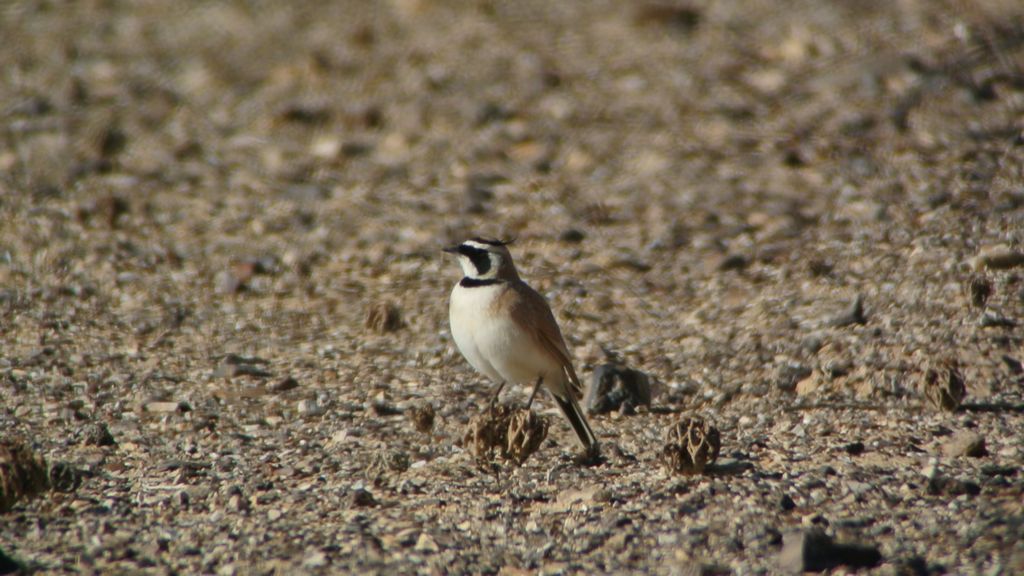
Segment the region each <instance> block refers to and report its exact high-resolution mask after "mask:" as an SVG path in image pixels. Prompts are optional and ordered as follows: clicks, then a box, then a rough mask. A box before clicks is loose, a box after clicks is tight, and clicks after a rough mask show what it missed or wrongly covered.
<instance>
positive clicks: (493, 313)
mask: <svg viewBox="0 0 1024 576" xmlns="http://www.w3.org/2000/svg"><path fill="white" fill-rule="evenodd" d="M505 289H506V287H505V286H502V285H495V286H478V287H473V288H464V287H462V286H459V285H456V286H455V288H454V289H453V290H452V296H451V307H450V310H449V312H450V321H451V328H452V337H453V338H454V339H455V344H456V346H458V347H459V351H460V352H462V355H463V356H465V357H466V360H468V361H469V363H470V364H471V365H472V366H473V367H474V368H476V369H477V370H478V371H480V372H481V373H483V374H485V375H487V376H488V377H489V378H491V379H493V380H496V381H504V382H509V383H532V382H533V381H534V380H536V378H537V377H538V376H544V380H545V382H547V383H548V385H549V386H553V385H555V386H557V385H558V384H561V383H562V381H563V380H564V379H565V375H564V373H563V370H562V366H561V365H560V364H559V363H558V361H557V360H555V359H554V358H553V357H552V356H551V355H550V354H548V353H546V352H545V351H543V350H541V349H540V347H539V345H538V343H537V339H536V338H535V337H534V335H532V334H530V333H529V332H528V329H529V328H528V327H524V326H520V325H519V324H517V323H516V322H515V320H513V318H512V316H511V315H510V314H509V311H508V310H502V309H500V308H498V307H496V306H495V305H494V304H495V301H496V298H497V297H498V296H499V295H500V294H501V292H502V291H503V290H505Z"/></svg>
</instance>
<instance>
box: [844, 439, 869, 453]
mask: <svg viewBox="0 0 1024 576" xmlns="http://www.w3.org/2000/svg"><path fill="white" fill-rule="evenodd" d="M843 450H846V453H847V454H849V455H850V456H860V455H861V454H863V453H864V443H863V442H850V443H849V444H847V445H846V446H844V447H843Z"/></svg>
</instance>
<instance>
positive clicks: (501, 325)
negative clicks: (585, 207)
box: [445, 238, 597, 453]
mask: <svg viewBox="0 0 1024 576" xmlns="http://www.w3.org/2000/svg"><path fill="white" fill-rule="evenodd" d="M506 244H507V242H500V241H497V240H486V239H483V238H473V239H472V240H467V241H465V242H463V243H462V244H459V245H458V246H452V247H451V248H445V252H450V253H452V254H456V255H457V256H458V258H459V264H460V265H461V266H462V271H463V272H464V273H465V277H463V278H462V280H460V281H459V283H458V284H456V285H455V288H453V289H452V296H451V304H450V307H449V321H450V322H451V328H452V337H453V338H454V339H455V344H456V345H457V346H458V348H459V351H460V352H462V355H463V356H465V357H466V360H468V361H469V363H470V364H471V365H472V366H473V368H476V369H477V371H479V372H481V373H483V374H484V375H486V376H487V377H489V378H490V379H492V380H494V381H495V382H498V383H499V386H498V389H497V391H496V392H495V397H497V394H498V393H500V392H501V388H502V387H503V386H504V385H505V383H506V382H512V383H532V384H534V388H533V394H532V395H531V396H530V403H532V402H533V398H534V396H536V394H537V390H538V389H539V388H540V386H541V384H543V385H544V386H545V387H546V388H547V390H548V391H549V392H550V393H551V395H552V397H554V399H555V402H557V403H558V407H559V408H561V409H562V412H563V413H565V417H566V418H568V419H569V423H570V424H572V427H573V430H575V431H576V435H577V436H579V439H580V442H581V443H582V444H583V447H584V449H585V450H586V451H587V452H588V453H596V449H597V437H596V436H594V432H593V431H592V430H591V429H590V425H589V424H588V423H587V419H586V417H584V415H583V411H582V410H580V405H579V403H578V402H577V399H579V398H581V397H582V395H583V387H582V386H581V385H580V380H579V378H577V376H576V371H575V370H574V369H573V367H572V360H571V359H570V358H569V351H568V349H566V347H565V341H564V340H563V339H562V332H561V331H560V330H559V329H558V323H556V322H555V317H554V315H553V314H552V313H551V308H549V307H548V304H547V302H546V301H545V300H544V297H543V296H541V295H540V294H538V293H537V291H536V290H534V289H533V288H530V286H529V285H527V284H526V282H523V281H522V280H521V279H520V278H519V273H518V272H516V267H515V264H513V263H512V255H511V254H510V253H509V251H508V248H507V247H506ZM527 407H529V404H527Z"/></svg>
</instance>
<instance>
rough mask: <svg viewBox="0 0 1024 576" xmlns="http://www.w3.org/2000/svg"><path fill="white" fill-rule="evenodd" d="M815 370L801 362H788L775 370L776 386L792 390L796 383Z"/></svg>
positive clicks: (788, 390) (787, 390)
mask: <svg viewBox="0 0 1024 576" xmlns="http://www.w3.org/2000/svg"><path fill="white" fill-rule="evenodd" d="M812 372H813V370H811V368H810V367H809V366H806V365H804V364H801V363H799V362H786V363H785V364H782V365H780V366H779V367H778V369H776V371H775V387H776V388H778V389H779V390H783V391H786V392H792V391H793V390H796V383H797V382H799V381H801V380H803V379H804V378H807V377H808V376H810V375H811V373H812Z"/></svg>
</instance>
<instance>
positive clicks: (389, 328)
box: [364, 302, 405, 334]
mask: <svg viewBox="0 0 1024 576" xmlns="http://www.w3.org/2000/svg"><path fill="white" fill-rule="evenodd" d="M364 324H365V325H366V327H367V328H369V329H370V330H373V331H374V332H376V333H378V334H386V333H388V332H394V331H396V330H398V329H400V328H402V326H405V322H403V321H402V311H401V310H399V308H398V306H396V305H395V304H394V303H393V302H376V303H374V304H371V305H370V307H369V308H368V309H367V311H366V322H365V323H364Z"/></svg>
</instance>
